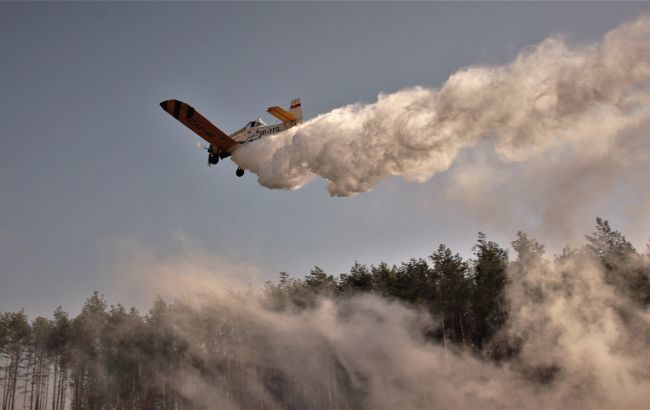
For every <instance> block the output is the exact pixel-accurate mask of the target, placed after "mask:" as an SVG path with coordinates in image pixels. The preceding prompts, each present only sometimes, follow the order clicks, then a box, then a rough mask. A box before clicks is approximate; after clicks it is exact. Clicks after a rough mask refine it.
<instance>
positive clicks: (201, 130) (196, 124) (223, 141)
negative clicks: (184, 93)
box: [160, 100, 239, 152]
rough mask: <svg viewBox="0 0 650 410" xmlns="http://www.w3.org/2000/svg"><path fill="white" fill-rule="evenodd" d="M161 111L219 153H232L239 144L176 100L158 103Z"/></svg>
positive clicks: (190, 107) (193, 110) (191, 108)
mask: <svg viewBox="0 0 650 410" xmlns="http://www.w3.org/2000/svg"><path fill="white" fill-rule="evenodd" d="M160 106H161V107H162V109H163V110H165V111H167V113H169V115H171V116H172V117H174V118H176V119H177V120H178V121H180V122H181V123H183V125H185V126H186V127H187V128H189V129H191V130H192V131H194V132H195V133H196V134H197V135H198V136H199V137H201V138H203V139H204V140H206V141H207V142H209V143H210V144H211V145H212V146H213V147H215V148H218V149H219V150H220V151H225V152H232V150H233V149H234V148H235V147H237V146H238V145H239V143H238V142H237V141H235V140H233V139H232V138H230V137H229V136H228V135H227V134H226V133H224V132H223V131H221V130H220V129H219V128H217V127H216V126H215V125H214V124H212V123H211V122H210V121H208V120H207V119H206V118H205V117H204V116H202V115H201V114H200V113H199V112H198V111H196V110H195V109H194V108H193V107H192V106H190V105H188V104H186V103H184V102H182V101H178V100H166V101H163V102H161V103H160Z"/></svg>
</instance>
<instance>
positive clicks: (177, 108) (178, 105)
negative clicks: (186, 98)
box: [172, 100, 181, 119]
mask: <svg viewBox="0 0 650 410" xmlns="http://www.w3.org/2000/svg"><path fill="white" fill-rule="evenodd" d="M172 115H173V116H174V118H176V119H178V117H179V116H180V115H181V102H180V101H178V100H174V113H173V114H172Z"/></svg>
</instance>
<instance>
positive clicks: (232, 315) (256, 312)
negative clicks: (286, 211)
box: [169, 255, 650, 409]
mask: <svg viewBox="0 0 650 410" xmlns="http://www.w3.org/2000/svg"><path fill="white" fill-rule="evenodd" d="M630 269H634V266H630ZM509 277H510V284H509V285H508V288H507V298H508V303H509V306H510V312H509V314H510V319H509V322H508V325H507V326H506V329H504V331H503V332H502V333H501V334H500V335H497V339H499V338H501V339H510V340H518V341H519V343H520V348H521V349H520V353H519V354H518V356H517V357H516V359H513V360H510V361H506V362H503V363H501V364H496V363H494V362H492V361H489V360H484V359H482V358H480V356H477V355H476V354H474V353H471V352H468V351H465V350H462V348H460V347H454V346H452V345H449V346H445V345H444V344H433V343H431V342H430V341H426V340H425V338H424V336H423V333H422V329H426V328H432V327H435V326H439V323H438V322H436V320H434V319H432V318H431V317H429V316H428V315H427V314H426V313H424V312H421V311H419V310H416V309H414V308H411V307H407V306H404V305H402V304H400V303H397V302H395V301H390V300H387V299H384V298H381V297H378V296H374V295H362V296H356V297H352V298H348V299H346V298H339V299H329V298H323V299H320V301H319V303H318V304H317V306H316V307H315V308H313V309H306V310H302V309H300V310H291V309H289V310H276V309H273V308H269V306H268V305H267V304H266V301H265V299H264V297H263V295H262V294H260V293H255V292H253V291H249V292H248V293H246V294H240V295H237V294H230V295H221V296H219V297H218V298H207V299H204V303H203V304H199V307H197V304H196V303H195V301H194V302H192V303H191V305H192V307H191V308H190V307H187V308H186V309H184V308H180V309H179V308H176V309H175V311H174V313H173V315H172V316H171V317H170V318H169V319H170V320H171V321H172V322H173V323H174V327H175V329H176V331H177V332H178V333H177V334H178V335H179V336H181V337H183V338H184V340H185V343H186V344H187V349H188V353H189V354H190V355H191V356H192V357H193V358H194V360H195V361H196V362H198V363H203V365H201V366H199V367H198V368H197V367H188V368H186V369H185V370H183V372H182V373H181V375H180V376H181V377H180V378H179V379H178V380H180V381H182V383H181V385H176V386H175V388H176V389H178V392H179V393H180V394H182V395H183V396H184V397H186V398H188V399H190V400H192V401H193V402H194V403H197V404H199V405H200V406H206V407H220V408H223V407H227V408H270V409H283V408H337V409H344V408H373V409H376V408H391V409H392V408H644V407H646V406H647V403H648V402H649V400H650V372H648V366H649V365H650V315H649V314H648V312H647V310H646V309H643V308H641V307H639V306H638V305H636V304H635V303H634V302H633V301H631V300H630V299H628V298H626V297H623V295H621V294H620V293H619V292H618V291H617V290H616V289H615V288H614V287H613V286H612V285H610V284H608V283H607V282H606V281H605V279H604V273H603V271H602V268H601V267H600V266H599V265H596V264H595V263H594V262H593V261H592V260H590V259H587V258H583V257H581V256H579V255H575V256H572V257H568V258H565V259H563V260H562V261H560V262H557V263H556V264H555V265H551V264H550V263H549V262H546V261H544V260H528V261H524V262H521V263H516V264H513V265H512V266H511V267H510V271H509ZM188 306H189V305H188Z"/></svg>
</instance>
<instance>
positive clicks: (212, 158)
mask: <svg viewBox="0 0 650 410" xmlns="http://www.w3.org/2000/svg"><path fill="white" fill-rule="evenodd" d="M208 162H209V163H210V165H217V164H218V163H219V156H217V155H214V154H210V156H209V157H208Z"/></svg>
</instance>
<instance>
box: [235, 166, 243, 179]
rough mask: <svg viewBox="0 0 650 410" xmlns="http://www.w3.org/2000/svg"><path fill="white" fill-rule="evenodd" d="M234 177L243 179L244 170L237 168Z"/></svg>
mask: <svg viewBox="0 0 650 410" xmlns="http://www.w3.org/2000/svg"><path fill="white" fill-rule="evenodd" d="M235 175H237V176H238V177H243V176H244V170H243V169H241V168H237V171H235Z"/></svg>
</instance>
